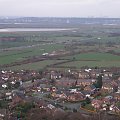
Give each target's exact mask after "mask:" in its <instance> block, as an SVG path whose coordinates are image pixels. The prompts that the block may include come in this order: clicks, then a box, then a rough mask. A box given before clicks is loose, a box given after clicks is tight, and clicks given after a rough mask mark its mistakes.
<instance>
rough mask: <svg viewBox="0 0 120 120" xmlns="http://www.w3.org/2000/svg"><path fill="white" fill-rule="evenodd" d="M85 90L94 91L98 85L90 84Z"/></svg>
mask: <svg viewBox="0 0 120 120" xmlns="http://www.w3.org/2000/svg"><path fill="white" fill-rule="evenodd" d="M84 90H85V91H94V90H96V87H95V86H94V85H88V86H86V87H85V88H84Z"/></svg>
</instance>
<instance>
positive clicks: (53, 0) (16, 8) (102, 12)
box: [0, 0, 120, 18]
mask: <svg viewBox="0 0 120 120" xmlns="http://www.w3.org/2000/svg"><path fill="white" fill-rule="evenodd" d="M119 12H120V0H0V16H33V17H117V18H118V17H119V18H120V13H119Z"/></svg>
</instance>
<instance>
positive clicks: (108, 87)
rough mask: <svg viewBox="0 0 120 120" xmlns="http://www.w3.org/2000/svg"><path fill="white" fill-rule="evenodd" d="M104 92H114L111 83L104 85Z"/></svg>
mask: <svg viewBox="0 0 120 120" xmlns="http://www.w3.org/2000/svg"><path fill="white" fill-rule="evenodd" d="M102 90H103V91H104V90H105V91H106V90H107V91H108V93H112V92H113V85H112V84H111V83H105V84H103V85H102Z"/></svg>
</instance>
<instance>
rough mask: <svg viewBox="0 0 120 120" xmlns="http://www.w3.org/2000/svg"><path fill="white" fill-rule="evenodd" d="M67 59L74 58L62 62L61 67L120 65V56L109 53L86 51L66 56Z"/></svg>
mask: <svg viewBox="0 0 120 120" xmlns="http://www.w3.org/2000/svg"><path fill="white" fill-rule="evenodd" d="M65 59H71V60H72V59H73V61H72V62H68V63H64V64H61V65H59V66H57V67H58V68H59V67H66V68H68V67H75V68H81V67H84V66H88V67H96V66H97V67H120V56H117V55H112V54H109V53H86V54H78V55H74V56H69V57H65Z"/></svg>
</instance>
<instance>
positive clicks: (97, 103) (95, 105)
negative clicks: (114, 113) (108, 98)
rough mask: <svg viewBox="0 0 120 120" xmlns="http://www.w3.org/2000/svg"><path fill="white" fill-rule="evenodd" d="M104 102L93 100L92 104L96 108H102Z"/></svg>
mask: <svg viewBox="0 0 120 120" xmlns="http://www.w3.org/2000/svg"><path fill="white" fill-rule="evenodd" d="M102 104H103V102H102V101H101V100H95V99H94V100H92V102H91V105H92V106H93V107H94V108H95V109H98V110H99V109H101V108H102Z"/></svg>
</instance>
